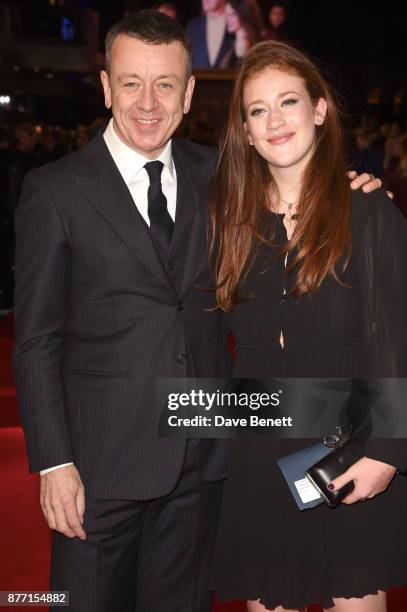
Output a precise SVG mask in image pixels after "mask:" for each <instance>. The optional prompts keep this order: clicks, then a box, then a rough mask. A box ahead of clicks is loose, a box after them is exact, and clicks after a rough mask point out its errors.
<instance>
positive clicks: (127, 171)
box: [40, 119, 177, 476]
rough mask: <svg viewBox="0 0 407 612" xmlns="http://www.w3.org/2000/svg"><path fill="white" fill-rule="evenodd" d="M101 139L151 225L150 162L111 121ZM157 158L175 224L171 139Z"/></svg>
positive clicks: (55, 468) (62, 465)
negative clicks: (124, 138)
mask: <svg viewBox="0 0 407 612" xmlns="http://www.w3.org/2000/svg"><path fill="white" fill-rule="evenodd" d="M103 138H104V140H105V143H106V146H107V148H108V149H109V152H110V155H111V156H112V158H113V161H114V162H115V164H116V166H117V168H118V170H119V172H120V174H121V175H122V177H123V180H124V182H125V183H126V185H127V187H128V189H129V191H130V193H131V197H132V198H133V201H134V204H135V206H137V209H138V211H139V213H140V214H141V216H142V217H143V219H144V221H145V222H146V223H147V224H148V225H150V219H149V218H148V198H147V191H148V188H149V185H150V179H149V178H148V174H147V171H146V169H145V168H144V165H145V164H146V163H147V162H149V161H152V160H151V159H148V158H147V157H144V156H143V155H140V153H137V151H135V150H134V149H131V148H130V147H129V146H127V145H126V144H125V143H124V142H123V141H122V140H121V139H120V138H119V136H118V135H117V133H116V130H115V128H114V126H113V119H111V120H110V121H109V124H108V126H107V128H106V130H105V131H104V134H103ZM157 159H158V160H159V161H161V162H162V163H163V164H164V167H163V170H162V173H161V185H162V190H163V194H164V195H165V197H166V198H167V208H168V212H169V214H170V216H171V218H172V220H173V221H175V211H176V203H177V174H176V171H175V165H174V162H173V159H172V145H171V140H170V141H169V142H168V143H167V145H166V147H165V149H164V150H163V152H162V153H161V154H160V155H159V156H158V157H157ZM66 465H73V463H62V464H61V465H55V466H54V467H51V468H47V469H46V470H41V471H40V474H41V476H43V475H44V474H47V473H48V472H52V471H53V470H57V469H58V468H61V467H65V466H66Z"/></svg>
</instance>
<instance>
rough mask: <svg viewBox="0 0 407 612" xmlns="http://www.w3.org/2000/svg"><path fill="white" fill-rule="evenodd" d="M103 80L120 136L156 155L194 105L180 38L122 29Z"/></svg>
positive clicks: (133, 145) (103, 73)
mask: <svg viewBox="0 0 407 612" xmlns="http://www.w3.org/2000/svg"><path fill="white" fill-rule="evenodd" d="M101 80H102V85H103V90H104V94H105V105H106V107H107V108H111V109H112V114H113V121H114V127H115V129H116V132H117V134H118V136H119V137H120V138H121V140H122V141H123V142H124V143H126V144H127V145H128V146H129V147H131V148H132V149H135V150H136V151H138V152H139V153H141V154H142V155H144V156H145V157H148V158H149V159H156V158H157V157H158V156H159V155H160V153H161V152H162V150H163V149H164V147H165V145H166V144H167V142H168V141H169V140H170V138H171V137H172V135H173V134H174V132H175V130H176V129H177V127H178V126H179V124H180V122H181V120H182V117H183V114H184V113H187V112H188V111H189V108H190V104H191V98H192V93H193V90H194V83H195V81H194V77H192V76H191V77H189V78H188V77H187V54H186V51H185V49H184V47H183V46H182V44H181V43H179V42H178V41H176V42H172V43H170V44H168V45H165V44H164V45H153V44H148V43H145V42H143V41H142V40H139V39H137V38H133V37H131V36H126V35H124V34H120V35H119V36H118V37H117V38H116V40H115V41H114V43H113V46H112V52H111V61H110V70H109V75H108V74H107V73H106V72H105V71H104V70H103V71H102V72H101Z"/></svg>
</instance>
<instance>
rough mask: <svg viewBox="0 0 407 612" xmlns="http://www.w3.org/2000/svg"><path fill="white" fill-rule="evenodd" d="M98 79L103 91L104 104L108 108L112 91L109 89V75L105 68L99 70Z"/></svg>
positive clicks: (110, 103)
mask: <svg viewBox="0 0 407 612" xmlns="http://www.w3.org/2000/svg"><path fill="white" fill-rule="evenodd" d="M100 80H101V81H102V87H103V93H104V96H105V106H106V108H110V107H111V106H112V92H111V90H110V82H109V75H108V74H107V72H106V70H101V71H100Z"/></svg>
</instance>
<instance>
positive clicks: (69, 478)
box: [40, 465, 86, 540]
mask: <svg viewBox="0 0 407 612" xmlns="http://www.w3.org/2000/svg"><path fill="white" fill-rule="evenodd" d="M40 502H41V508H42V511H43V513H44V516H45V520H46V521H47V523H48V525H49V526H50V527H51V529H55V530H56V531H60V532H61V533H63V534H64V535H66V536H67V537H68V538H74V537H75V536H77V537H78V538H80V539H81V540H85V538H86V533H85V532H84V530H83V528H82V524H83V515H84V513H85V488H84V486H83V483H82V480H81V477H80V475H79V472H78V470H77V469H76V467H75V466H74V465H67V466H66V467H62V468H58V469H56V470H53V471H52V472H48V473H47V474H44V475H43V476H41V494H40Z"/></svg>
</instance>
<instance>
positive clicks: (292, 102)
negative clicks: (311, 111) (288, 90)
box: [283, 98, 298, 106]
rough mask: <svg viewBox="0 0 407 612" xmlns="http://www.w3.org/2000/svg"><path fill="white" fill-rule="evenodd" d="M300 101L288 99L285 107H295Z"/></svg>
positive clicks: (285, 101) (284, 103)
mask: <svg viewBox="0 0 407 612" xmlns="http://www.w3.org/2000/svg"><path fill="white" fill-rule="evenodd" d="M297 102H298V100H297V98H287V99H286V100H284V102H283V105H284V106H294V104H297Z"/></svg>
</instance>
